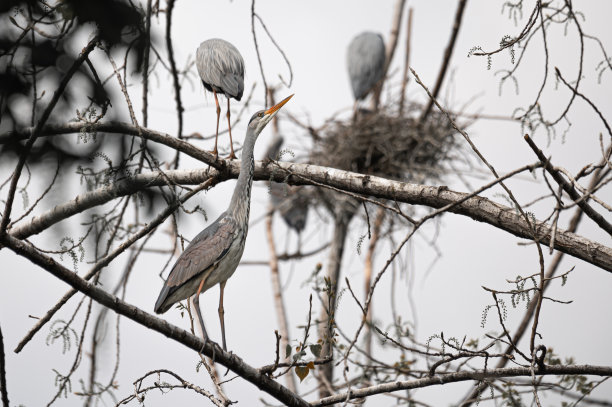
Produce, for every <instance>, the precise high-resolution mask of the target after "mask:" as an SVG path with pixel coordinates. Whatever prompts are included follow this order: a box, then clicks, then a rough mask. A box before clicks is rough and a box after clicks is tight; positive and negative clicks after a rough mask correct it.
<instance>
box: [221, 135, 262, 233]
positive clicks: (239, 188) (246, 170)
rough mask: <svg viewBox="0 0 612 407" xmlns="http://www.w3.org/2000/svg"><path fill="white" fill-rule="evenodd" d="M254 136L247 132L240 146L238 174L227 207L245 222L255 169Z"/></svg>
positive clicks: (249, 204) (235, 216)
mask: <svg viewBox="0 0 612 407" xmlns="http://www.w3.org/2000/svg"><path fill="white" fill-rule="evenodd" d="M255 139H256V137H252V136H251V135H250V134H247V136H246V138H245V140H244V145H243V146H242V160H241V162H240V175H238V182H236V187H235V189H234V194H233V195H232V200H231V202H230V206H229V208H228V213H230V214H231V215H232V216H233V217H234V219H236V220H238V221H242V222H244V223H245V224H247V223H248V221H249V210H250V207H251V186H252V185H253V172H254V171H255V161H254V159H253V148H254V147H255Z"/></svg>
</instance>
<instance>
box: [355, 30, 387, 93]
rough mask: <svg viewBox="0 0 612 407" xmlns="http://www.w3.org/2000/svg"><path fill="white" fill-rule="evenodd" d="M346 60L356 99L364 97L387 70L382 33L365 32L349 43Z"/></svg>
mask: <svg viewBox="0 0 612 407" xmlns="http://www.w3.org/2000/svg"><path fill="white" fill-rule="evenodd" d="M346 62H347V66H348V72H349V78H350V80H351V88H352V89H353V96H355V101H359V100H361V99H364V98H365V97H366V96H367V95H368V93H369V92H370V91H371V90H372V88H374V86H375V85H376V84H377V83H378V81H380V80H381V79H382V77H383V75H384V72H385V43H384V41H383V38H382V36H381V35H380V34H377V33H373V32H369V31H366V32H363V33H361V34H359V35H357V36H356V37H355V38H353V40H352V41H351V43H350V44H349V47H348V51H347V55H346Z"/></svg>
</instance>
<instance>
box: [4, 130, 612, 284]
mask: <svg viewBox="0 0 612 407" xmlns="http://www.w3.org/2000/svg"><path fill="white" fill-rule="evenodd" d="M93 127H94V128H97V129H102V128H104V129H105V130H106V131H110V130H113V131H120V129H121V131H125V132H126V133H127V132H128V131H129V133H130V134H134V133H137V129H136V127H134V126H131V125H129V124H125V123H112V124H105V123H102V124H100V125H95V126H93ZM80 128H87V127H86V125H83V124H78V123H70V124H67V125H65V126H49V130H50V131H49V132H48V133H55V134H59V133H60V132H61V133H69V132H73V131H78V129H80ZM141 130H142V135H143V137H146V138H147V139H149V140H153V141H155V142H159V143H162V144H165V145H167V146H169V147H172V148H177V149H181V151H182V152H184V153H186V154H188V155H190V156H192V157H194V158H196V159H199V160H200V161H204V162H206V163H208V164H210V165H214V166H216V167H219V168H220V169H222V170H221V171H217V170H214V169H211V168H207V169H202V170H193V171H168V172H166V173H165V174H164V176H161V174H159V173H150V174H139V175H137V176H134V177H133V178H131V179H126V180H124V181H119V182H117V183H115V184H113V185H112V186H108V187H104V188H100V189H98V190H96V191H92V192H88V193H85V194H83V195H81V196H79V197H77V198H75V200H73V201H71V202H69V203H66V204H63V205H58V206H57V207H55V208H54V209H52V210H50V211H47V212H46V213H45V214H42V215H41V216H39V217H35V218H34V219H32V220H31V221H30V222H29V223H28V224H25V225H23V226H19V227H14V228H13V229H11V231H10V232H11V234H12V235H13V236H15V237H18V238H25V237H27V236H30V235H32V234H36V233H40V232H42V231H43V230H44V229H46V228H47V227H49V226H50V225H52V224H54V223H56V222H58V221H60V220H62V219H65V218H67V217H69V216H72V215H74V214H76V213H79V212H82V211H84V210H86V209H89V208H92V207H94V206H96V205H100V204H102V203H104V202H108V201H109V200H111V199H114V198H116V197H118V196H123V195H127V194H131V193H134V192H136V191H137V190H140V189H143V188H146V187H151V186H159V185H166V184H167V182H168V181H167V179H170V180H172V182H175V183H177V184H184V183H189V184H199V183H201V182H203V181H205V180H206V179H207V178H208V177H213V176H214V177H219V181H220V182H222V181H224V180H227V179H229V178H236V177H237V176H238V173H239V164H238V163H237V162H236V163H232V162H230V160H222V159H218V160H215V159H214V157H213V155H212V154H210V153H207V152H205V151H203V150H200V149H198V148H197V147H195V146H193V145H191V144H190V143H187V142H185V141H182V140H177V139H175V138H173V137H170V136H168V135H166V134H163V133H160V132H155V131H151V130H147V129H144V128H141ZM9 134H15V133H9ZM23 134H27V132H24V133H23ZM5 138H8V136H6V137H5ZM1 141H2V137H0V142H1ZM287 174H291V175H290V176H287ZM255 179H256V180H274V181H277V182H286V183H288V184H294V185H304V184H317V183H319V184H325V185H327V186H330V187H334V188H338V189H340V190H343V191H348V192H352V193H355V194H361V195H366V196H371V197H376V198H383V199H387V200H390V201H397V202H404V203H409V204H413V205H426V206H430V207H432V208H442V207H444V206H446V205H454V206H453V207H452V208H450V209H449V211H450V212H453V213H456V214H460V215H465V216H469V217H470V218H472V219H475V220H477V221H480V222H485V223H488V224H490V225H492V226H495V227H497V228H499V229H502V230H505V231H507V232H509V233H511V234H513V235H515V236H518V237H521V238H525V239H530V240H531V239H533V238H534V233H535V237H536V238H537V239H538V240H539V241H540V242H541V243H542V244H545V245H551V240H552V236H553V228H552V227H551V226H548V225H547V224H545V223H542V222H537V221H535V223H534V222H529V223H528V222H527V220H526V219H525V217H524V216H523V215H520V214H516V213H515V210H514V209H513V208H509V207H507V206H503V205H500V204H497V203H495V202H493V201H491V200H489V199H487V198H483V197H480V196H476V197H469V198H466V197H467V196H468V195H469V194H465V193H461V192H455V191H451V190H449V189H448V188H447V187H445V186H439V187H431V186H425V185H417V184H409V183H404V182H399V181H392V180H388V179H385V178H380V177H375V176H370V175H363V174H357V173H353V172H349V171H342V170H337V169H334V168H328V167H320V166H316V165H309V164H298V163H284V162H279V163H278V165H277V166H275V168H274V169H271V168H268V166H267V165H265V163H262V162H259V161H258V162H256V165H255ZM530 223H531V224H530ZM552 245H553V247H554V248H555V249H557V250H559V251H562V252H564V253H567V254H569V255H571V256H574V257H577V258H580V259H582V260H584V261H586V262H589V263H591V264H594V265H595V266H597V267H600V268H602V269H604V270H607V271H611V272H612V249H611V248H609V247H606V246H604V245H602V244H601V243H598V242H594V241H591V240H589V239H586V238H584V237H582V236H578V235H575V234H573V233H568V232H566V231H564V230H562V229H559V230H557V232H556V238H555V241H554V243H553V244H552Z"/></svg>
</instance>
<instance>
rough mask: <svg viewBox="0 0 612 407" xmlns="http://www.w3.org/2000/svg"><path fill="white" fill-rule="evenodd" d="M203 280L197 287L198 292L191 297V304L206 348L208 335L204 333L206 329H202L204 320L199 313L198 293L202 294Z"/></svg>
mask: <svg viewBox="0 0 612 407" xmlns="http://www.w3.org/2000/svg"><path fill="white" fill-rule="evenodd" d="M204 281H206V279H205V278H203V279H202V281H201V282H200V285H199V286H198V291H197V292H196V293H195V295H194V296H193V297H191V302H192V303H193V307H194V308H195V310H196V314H197V315H198V321H199V322H200V328H201V329H202V336H203V339H204V346H206V342H208V334H207V333H206V328H204V319H203V318H202V313H201V312H200V293H201V292H202V288H203V287H204Z"/></svg>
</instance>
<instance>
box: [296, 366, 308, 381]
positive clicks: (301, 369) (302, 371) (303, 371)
mask: <svg viewBox="0 0 612 407" xmlns="http://www.w3.org/2000/svg"><path fill="white" fill-rule="evenodd" d="M308 372H310V369H309V368H308V367H307V366H296V367H295V374H296V375H297V377H299V378H300V383H301V382H302V380H304V379H305V378H306V376H308Z"/></svg>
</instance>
